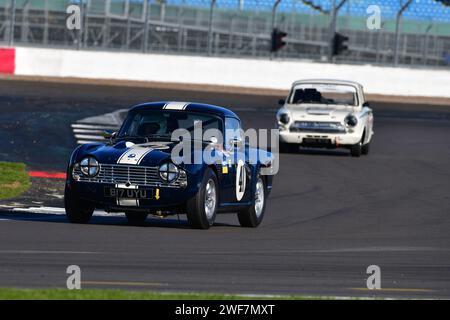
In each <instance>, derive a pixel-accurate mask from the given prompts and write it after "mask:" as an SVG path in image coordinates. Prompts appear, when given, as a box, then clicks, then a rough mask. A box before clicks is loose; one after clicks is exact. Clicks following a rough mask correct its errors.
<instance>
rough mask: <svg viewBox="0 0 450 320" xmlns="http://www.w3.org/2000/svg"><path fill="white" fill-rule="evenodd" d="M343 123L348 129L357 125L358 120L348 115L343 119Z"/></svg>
mask: <svg viewBox="0 0 450 320" xmlns="http://www.w3.org/2000/svg"><path fill="white" fill-rule="evenodd" d="M344 122H345V124H346V125H347V126H348V127H354V126H356V125H357V124H358V119H357V118H356V117H355V116H354V115H351V114H349V115H348V116H347V117H345V120H344Z"/></svg>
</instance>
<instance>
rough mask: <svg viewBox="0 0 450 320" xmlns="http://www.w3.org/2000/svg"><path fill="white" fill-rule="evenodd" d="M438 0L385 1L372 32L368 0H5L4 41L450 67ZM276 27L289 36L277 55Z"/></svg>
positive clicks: (1, 13)
mask: <svg viewBox="0 0 450 320" xmlns="http://www.w3.org/2000/svg"><path fill="white" fill-rule="evenodd" d="M430 1H432V0H430ZM430 1H429V2H428V3H429V4H427V5H428V6H432V7H428V9H427V10H425V9H423V8H425V7H419V4H418V3H417V2H414V3H413V2H412V1H411V0H408V1H405V2H404V5H403V6H401V5H396V4H395V3H397V2H399V1H398V0H378V1H376V2H382V3H383V4H384V6H383V10H385V11H386V12H383V11H382V12H381V13H382V16H381V17H382V22H381V27H382V28H381V29H380V30H369V29H368V28H367V27H366V19H367V17H368V14H367V13H364V9H366V8H365V6H366V5H368V4H369V3H371V2H372V1H368V0H151V1H149V0H72V1H71V0H67V1H66V0H0V43H4V44H5V45H9V46H13V45H25V46H47V47H64V48H76V49H90V50H93V49H98V50H121V51H141V52H164V53H172V54H177V53H182V54H195V55H210V56H236V57H271V58H275V59H276V58H278V59H280V58H282V59H311V60H332V61H335V62H350V63H374V64H394V65H397V64H409V65H434V66H445V65H448V63H449V60H450V59H449V56H450V7H448V6H445V5H444V2H438V1H435V2H430ZM389 3H390V4H391V5H390V6H388V4H389ZM73 4H75V5H78V6H80V12H81V18H82V28H81V30H78V31H77V30H68V29H67V27H66V19H67V17H68V14H67V13H66V8H67V7H68V6H69V5H73ZM386 8H388V9H386ZM430 8H431V9H432V10H431V9H430ZM447 14H448V15H447ZM275 27H276V28H278V29H281V30H283V31H285V32H286V33H287V34H288V35H287V37H286V39H285V42H286V46H285V47H284V48H283V49H281V50H279V51H278V52H276V53H272V54H271V52H270V48H271V34H272V30H273V29H274V28H275ZM336 31H338V32H339V33H343V34H345V35H346V36H347V37H349V41H348V50H347V51H346V52H344V53H343V54H340V55H338V56H333V55H332V44H333V35H334V34H335V32H336Z"/></svg>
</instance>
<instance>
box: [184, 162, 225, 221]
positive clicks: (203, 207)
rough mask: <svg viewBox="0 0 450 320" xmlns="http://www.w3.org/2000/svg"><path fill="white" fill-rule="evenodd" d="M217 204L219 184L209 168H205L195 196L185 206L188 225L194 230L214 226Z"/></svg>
mask: <svg viewBox="0 0 450 320" xmlns="http://www.w3.org/2000/svg"><path fill="white" fill-rule="evenodd" d="M218 204H219V184H218V182H217V177H216V174H215V173H214V171H213V170H212V169H211V168H207V169H206V171H205V174H204V176H203V180H202V184H201V186H200V189H199V191H198V192H197V194H196V195H195V196H194V197H192V198H191V199H189V200H188V202H187V205H186V211H187V218H188V222H189V225H190V226H191V227H192V228H195V229H209V227H211V226H212V225H213V224H214V221H215V219H216V215H217V206H218Z"/></svg>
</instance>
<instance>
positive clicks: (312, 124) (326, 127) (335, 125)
mask: <svg viewBox="0 0 450 320" xmlns="http://www.w3.org/2000/svg"><path fill="white" fill-rule="evenodd" d="M289 130H290V131H292V132H318V133H345V127H344V126H343V125H342V123H340V122H324V121H295V122H294V123H293V124H292V125H291V126H290V128H289Z"/></svg>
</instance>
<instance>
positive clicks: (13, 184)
mask: <svg viewBox="0 0 450 320" xmlns="http://www.w3.org/2000/svg"><path fill="white" fill-rule="evenodd" d="M29 187H30V177H29V176H28V173H27V172H26V170H25V164H23V163H13V162H1V161H0V199H7V198H14V197H17V196H19V195H20V194H22V193H23V192H25V191H27V190H28V188H29Z"/></svg>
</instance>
